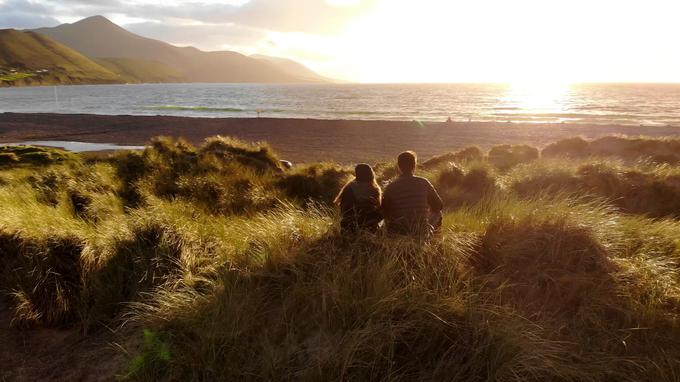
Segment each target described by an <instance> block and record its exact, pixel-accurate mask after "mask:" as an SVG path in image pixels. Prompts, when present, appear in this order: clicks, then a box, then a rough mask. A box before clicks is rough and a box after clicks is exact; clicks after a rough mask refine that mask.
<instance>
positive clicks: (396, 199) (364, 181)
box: [335, 151, 443, 237]
mask: <svg viewBox="0 0 680 382" xmlns="http://www.w3.org/2000/svg"><path fill="white" fill-rule="evenodd" d="M416 162H417V158H416V154H415V153H414V152H412V151H406V152H403V153H401V154H399V157H397V166H398V168H399V174H400V175H399V177H398V178H397V179H396V180H394V181H392V182H391V183H390V184H388V185H387V187H385V192H382V191H381V189H380V186H379V185H378V183H377V182H376V180H375V172H373V169H372V168H371V166H369V165H367V164H364V163H362V164H358V165H357V166H356V168H355V179H354V180H352V181H350V182H349V183H347V184H346V185H345V186H344V187H343V188H342V190H341V191H340V193H339V194H338V196H337V198H335V203H337V204H339V205H340V212H341V213H342V221H341V222H340V227H341V229H342V231H343V232H354V231H356V230H367V231H371V232H376V231H377V230H378V227H379V225H380V222H381V221H382V220H383V219H384V220H385V228H386V229H387V232H388V233H392V234H401V235H414V236H421V237H422V236H429V235H431V234H433V233H436V232H438V231H439V229H440V228H441V224H442V209H443V203H442V199H441V198H440V197H439V194H437V191H436V190H435V189H434V187H433V186H432V184H431V183H430V182H429V181H428V180H427V179H425V178H422V177H419V176H415V174H414V173H415V170H416Z"/></svg>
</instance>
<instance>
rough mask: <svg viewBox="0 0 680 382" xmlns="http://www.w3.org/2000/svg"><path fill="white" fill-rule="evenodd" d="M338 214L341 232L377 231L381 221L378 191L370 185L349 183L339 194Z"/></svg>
mask: <svg viewBox="0 0 680 382" xmlns="http://www.w3.org/2000/svg"><path fill="white" fill-rule="evenodd" d="M340 212H341V213H342V220H341V221H340V227H341V228H342V230H343V231H354V230H356V229H365V230H369V231H375V230H377V229H378V224H379V223H380V221H381V220H382V215H381V214H380V191H378V190H377V189H376V188H375V187H374V186H373V185H372V184H370V183H363V182H356V181H354V182H352V183H350V184H349V185H348V186H347V187H345V188H344V189H343V190H342V193H341V194H340Z"/></svg>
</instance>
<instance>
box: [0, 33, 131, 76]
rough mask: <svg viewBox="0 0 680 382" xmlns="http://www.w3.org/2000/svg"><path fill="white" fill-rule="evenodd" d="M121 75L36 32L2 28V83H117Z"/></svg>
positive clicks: (0, 39) (0, 69)
mask: <svg viewBox="0 0 680 382" xmlns="http://www.w3.org/2000/svg"><path fill="white" fill-rule="evenodd" d="M119 81H120V78H119V76H118V75H117V74H116V73H114V72H112V71H111V70H109V69H106V68H105V67H103V66H101V65H100V64H98V63H96V62H95V61H93V60H91V59H89V58H87V57H85V56H84V55H82V54H81V53H79V52H77V51H75V50H73V49H71V48H69V47H68V46H65V45H63V44H60V43H59V42H57V41H54V40H53V39H51V38H49V37H47V36H44V35H41V34H39V33H35V32H23V31H17V30H14V29H3V30H0V85H5V86H7V85H40V84H43V85H46V84H89V83H115V82H119Z"/></svg>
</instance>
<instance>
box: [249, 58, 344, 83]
mask: <svg viewBox="0 0 680 382" xmlns="http://www.w3.org/2000/svg"><path fill="white" fill-rule="evenodd" d="M250 57H252V58H254V59H256V60H260V61H264V62H266V63H269V64H271V65H273V66H276V67H277V68H278V69H279V70H281V71H282V72H284V73H286V74H289V75H291V76H295V77H298V78H303V79H307V80H309V81H312V82H336V81H335V80H332V79H330V78H326V77H323V76H321V75H319V74H318V73H316V72H314V71H313V70H311V69H309V68H308V67H306V66H304V65H302V64H301V63H299V62H297V61H293V60H291V59H288V58H282V57H272V56H264V55H261V54H253V55H251V56H250Z"/></svg>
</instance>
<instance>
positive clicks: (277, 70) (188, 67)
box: [35, 16, 325, 83]
mask: <svg viewBox="0 0 680 382" xmlns="http://www.w3.org/2000/svg"><path fill="white" fill-rule="evenodd" d="M35 31H36V32H39V33H42V34H45V35H47V36H50V37H51V38H53V39H55V40H57V41H59V42H61V43H62V44H65V45H68V46H70V47H72V48H73V49H75V50H77V51H79V52H81V53H83V54H84V55H86V56H88V57H91V58H94V59H98V60H103V61H100V62H102V63H103V64H105V65H106V66H107V67H108V68H110V69H114V67H117V68H119V70H124V72H125V73H121V74H122V75H123V76H125V75H132V77H135V75H133V74H132V73H130V72H132V71H133V70H131V68H135V67H136V66H137V65H144V66H146V67H149V66H150V65H151V66H153V65H155V66H157V67H158V68H161V69H162V70H161V71H152V72H155V73H159V72H168V73H173V74H174V75H168V76H161V77H163V78H162V81H160V82H166V81H173V82H178V81H179V82H276V83H282V82H325V81H324V79H323V78H322V77H321V76H319V75H317V74H316V73H313V72H311V71H309V69H306V68H305V69H306V71H305V70H302V71H300V70H290V67H291V66H292V65H290V64H289V63H286V65H283V66H282V65H280V64H277V63H274V62H272V61H271V60H265V59H257V58H253V57H248V56H245V55H243V54H240V53H237V52H231V51H219V52H205V51H201V50H199V49H196V48H193V47H176V46H173V45H170V44H168V43H165V42H162V41H158V40H154V39H150V38H146V37H142V36H139V35H136V34H134V33H131V32H129V31H127V30H125V29H123V28H121V27H120V26H118V25H116V24H114V23H112V22H111V21H109V20H108V19H106V18H105V17H102V16H93V17H88V18H86V19H83V20H80V21H78V22H76V23H73V24H62V25H59V26H57V27H54V28H40V29H36V30H35ZM123 59H124V60H123ZM121 60H123V61H121ZM291 62H293V61H291ZM106 63H108V65H107V64H106ZM293 63H294V62H293ZM298 65H300V64H298ZM121 66H122V67H123V68H122V69H121ZM300 66H302V65H300ZM125 67H127V69H125ZM302 67H303V66H302ZM303 68H304V67H303ZM136 76H137V77H141V80H143V81H148V78H147V76H146V75H142V74H141V73H137V74H136ZM157 79H158V78H157ZM148 82H159V81H148Z"/></svg>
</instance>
